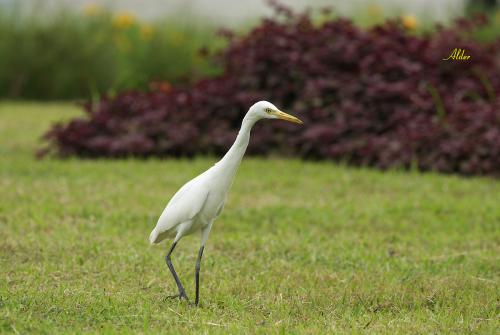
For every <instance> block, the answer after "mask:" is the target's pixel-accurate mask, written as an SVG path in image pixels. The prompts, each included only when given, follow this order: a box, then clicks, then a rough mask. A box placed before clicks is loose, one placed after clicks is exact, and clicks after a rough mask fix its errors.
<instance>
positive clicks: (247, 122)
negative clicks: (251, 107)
mask: <svg viewBox="0 0 500 335" xmlns="http://www.w3.org/2000/svg"><path fill="white" fill-rule="evenodd" d="M255 122H256V120H254V119H252V118H248V117H247V116H245V118H244V119H243V122H242V123H241V128H240V131H239V132H238V136H237V137H236V140H235V141H234V143H233V145H232V146H231V148H230V149H229V151H228V152H227V153H226V154H225V155H224V157H222V159H221V160H220V161H219V163H217V165H219V166H221V168H223V169H224V170H225V171H226V173H230V174H233V175H234V174H235V173H236V170H237V169H238V167H239V166H240V163H241V159H242V158H243V155H244V154H245V151H246V150H247V146H248V142H249V141H250V130H251V129H252V127H253V125H254V124H255Z"/></svg>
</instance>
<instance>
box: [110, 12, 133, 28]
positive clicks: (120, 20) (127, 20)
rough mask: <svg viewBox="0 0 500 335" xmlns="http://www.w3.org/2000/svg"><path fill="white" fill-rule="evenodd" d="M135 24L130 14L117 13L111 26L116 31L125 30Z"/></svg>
mask: <svg viewBox="0 0 500 335" xmlns="http://www.w3.org/2000/svg"><path fill="white" fill-rule="evenodd" d="M134 24H135V16H133V15H132V14H130V13H126V12H123V13H118V14H117V15H116V16H115V17H114V18H113V26H115V27H116V28H118V29H127V28H130V27H132V26H133V25H134Z"/></svg>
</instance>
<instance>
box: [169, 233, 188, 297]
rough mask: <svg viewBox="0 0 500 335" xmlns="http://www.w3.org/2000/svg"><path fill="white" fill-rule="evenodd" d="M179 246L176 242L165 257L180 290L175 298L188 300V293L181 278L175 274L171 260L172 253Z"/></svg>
mask: <svg viewBox="0 0 500 335" xmlns="http://www.w3.org/2000/svg"><path fill="white" fill-rule="evenodd" d="M176 245H177V242H174V244H172V246H171V247H170V250H169V251H168V254H167V256H165V261H166V262H167V266H168V268H169V269H170V272H171V273H172V276H174V279H175V283H176V284H177V288H178V289H179V295H178V296H174V297H179V298H180V299H182V298H184V299H186V300H188V297H187V295H186V291H185V290H184V287H182V284H181V281H180V279H179V277H178V276H177V273H175V270H174V266H173V265H172V261H171V260H170V254H172V251H174V248H175V246H176Z"/></svg>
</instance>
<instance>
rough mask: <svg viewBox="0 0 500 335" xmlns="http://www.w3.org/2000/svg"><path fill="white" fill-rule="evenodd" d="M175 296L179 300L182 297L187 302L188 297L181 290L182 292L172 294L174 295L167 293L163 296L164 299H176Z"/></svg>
mask: <svg viewBox="0 0 500 335" xmlns="http://www.w3.org/2000/svg"><path fill="white" fill-rule="evenodd" d="M176 298H179V299H180V300H182V299H186V301H188V302H189V298H188V296H187V295H186V293H184V292H182V293H179V294H174V295H167V296H166V297H165V299H176Z"/></svg>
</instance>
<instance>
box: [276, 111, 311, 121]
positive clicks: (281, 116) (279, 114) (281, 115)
mask: <svg viewBox="0 0 500 335" xmlns="http://www.w3.org/2000/svg"><path fill="white" fill-rule="evenodd" d="M270 114H271V115H274V116H276V117H277V118H278V119H281V120H285V121H289V122H293V123H298V124H303V123H304V122H302V121H300V120H299V119H298V118H296V117H295V116H293V115H290V114H287V113H284V112H282V111H279V110H273V111H272V112H271V113H270Z"/></svg>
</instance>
